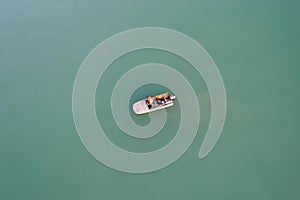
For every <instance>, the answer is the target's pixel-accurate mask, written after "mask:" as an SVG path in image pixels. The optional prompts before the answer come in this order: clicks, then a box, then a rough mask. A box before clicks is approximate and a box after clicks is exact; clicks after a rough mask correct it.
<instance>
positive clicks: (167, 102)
mask: <svg viewBox="0 0 300 200" xmlns="http://www.w3.org/2000/svg"><path fill="white" fill-rule="evenodd" d="M175 98H176V96H175V95H170V94H169V93H164V94H160V95H156V96H154V97H150V96H147V98H146V99H143V100H140V101H138V102H136V103H134V104H133V106H132V109H133V111H134V113H135V114H138V115H140V114H145V113H150V112H153V111H156V110H161V109H164V108H167V107H170V106H173V105H174V103H173V100H174V99H175Z"/></svg>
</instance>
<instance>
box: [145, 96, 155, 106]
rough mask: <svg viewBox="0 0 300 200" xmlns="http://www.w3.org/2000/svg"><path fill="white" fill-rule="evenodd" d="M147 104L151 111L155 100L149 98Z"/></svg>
mask: <svg viewBox="0 0 300 200" xmlns="http://www.w3.org/2000/svg"><path fill="white" fill-rule="evenodd" d="M146 104H147V106H148V108H149V109H150V108H151V107H152V104H153V98H152V97H151V96H147V99H146Z"/></svg>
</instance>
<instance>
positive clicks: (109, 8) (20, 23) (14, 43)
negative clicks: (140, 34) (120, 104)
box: [0, 0, 300, 200]
mask: <svg viewBox="0 0 300 200" xmlns="http://www.w3.org/2000/svg"><path fill="white" fill-rule="evenodd" d="M0 3H1V4H0V121H1V122H0V199H130V200H134V199H149V200H153V199H249V200H250V199H251V200H252V199H272V200H273V199H299V198H300V192H299V185H300V147H299V140H300V135H299V134H300V128H299V119H300V117H299V114H300V109H299V103H300V93H299V89H298V87H299V85H300V80H299V78H298V77H297V76H298V75H299V74H300V60H299V54H300V48H299V46H300V39H299V35H300V24H299V19H300V3H299V1H296V0H289V1H259V0H255V1H234V0H231V1H181V2H175V1H163V2H161V1H89V2H87V1H68V0H66V1H48V2H46V1H33V0H31V1H23V2H22V1H8V0H2V1H1V2H0ZM144 26H157V27H165V28H170V29H174V30H177V31H180V32H182V33H185V34H187V35H189V36H190V37H192V38H194V39H195V40H197V41H198V42H199V43H201V44H202V45H203V46H204V47H205V49H206V50H207V51H208V52H209V54H210V55H211V56H212V58H213V59H214V61H215V62H216V64H217V66H218V67H219V70H220V72H221V74H222V77H223V80H224V83H225V87H226V92H227V98H228V112H227V118H226V123H225V127H224V130H223V133H222V135H221V137H220V140H219V142H218V143H217V145H216V146H215V148H214V149H213V151H212V152H211V153H210V154H209V155H208V156H207V157H206V158H205V159H203V160H199V159H198V158H197V154H198V150H199V147H200V144H201V142H202V140H203V137H204V135H205V133H206V130H207V126H208V122H209V118H210V109H209V107H210V101H209V96H208V91H207V89H206V87H205V84H204V82H203V80H202V79H201V77H200V75H198V74H196V73H195V72H194V71H193V69H192V68H190V66H188V64H187V63H185V62H184V61H182V60H180V59H179V58H178V57H176V56H174V55H172V54H168V53H165V52H160V51H154V50H143V51H139V52H133V53H132V54H129V55H127V57H126V56H125V57H124V58H123V57H122V58H120V59H119V60H117V61H116V62H115V63H113V65H112V66H111V68H109V70H108V71H107V72H106V73H105V74H104V76H103V80H102V81H105V83H107V85H106V86H102V85H101V84H100V85H99V86H98V89H97V95H96V100H97V103H96V108H97V115H98V118H99V121H100V123H101V124H102V125H103V127H104V129H105V130H109V131H110V133H111V134H110V135H108V137H109V138H110V139H111V140H112V141H113V142H114V143H116V144H118V145H119V146H121V147H122V148H125V149H128V150H131V151H136V152H144V151H145V152H147V151H150V150H154V149H157V148H159V147H161V146H163V145H164V144H166V143H167V142H168V141H169V140H170V139H171V138H172V137H173V135H172V133H173V130H176V127H177V126H178V124H177V123H178V121H177V118H176V117H174V118H170V119H168V121H167V123H166V125H168V126H167V127H166V128H165V129H164V132H163V133H160V134H159V135H157V137H154V138H151V139H150V141H148V142H145V141H141V140H138V139H133V138H129V137H127V136H125V135H124V134H122V132H121V131H120V130H119V129H118V128H117V127H116V125H115V123H114V121H113V120H112V117H111V113H110V110H109V99H110V95H111V90H112V88H113V84H114V83H115V82H116V80H117V79H118V77H120V76H121V75H122V73H123V72H124V71H126V70H128V69H129V68H130V67H132V66H135V65H137V64H142V63H147V62H159V63H164V64H168V65H170V66H172V67H174V68H176V69H177V70H178V71H180V72H181V73H183V74H184V75H185V76H187V77H189V80H190V81H191V84H192V85H193V88H194V90H195V91H196V93H197V95H198V98H199V100H200V108H201V122H200V128H199V131H198V135H197V138H196V140H195V141H194V142H193V144H192V146H191V147H190V148H189V149H188V151H187V152H186V153H185V154H184V155H183V156H182V157H181V158H180V159H179V160H178V161H177V162H175V163H174V164H172V165H170V166H168V167H167V168H165V169H163V170H159V171H156V172H152V173H148V174H139V175H135V174H127V173H122V172H118V171H116V170H112V169H110V168H108V167H106V166H104V165H103V164H101V163H100V162H99V161H97V160H96V159H94V158H93V157H92V156H91V155H90V154H89V153H88V152H87V150H86V149H85V147H84V146H83V145H82V143H81V141H80V139H79V137H78V134H77V131H76V129H75V125H74V122H73V117H72V107H71V105H72V88H73V83H74V79H75V76H76V73H77V70H78V69H79V66H80V64H81V62H82V61H83V59H84V58H85V56H86V55H87V54H88V53H89V52H90V51H91V50H92V49H93V48H94V47H95V46H96V45H97V44H98V43H99V42H101V41H103V40H104V39H106V38H108V37H109V36H111V35H113V34H116V33H118V32H121V31H124V30H127V29H131V28H136V27H144ZM118 66H125V68H120V67H118ZM122 70H123V71H122ZM112 74H113V75H114V76H112ZM145 90H146V91H150V92H153V93H155V92H157V91H159V92H160V91H163V90H164V88H162V86H159V85H146V86H143V87H142V88H140V89H139V90H137V91H136V93H135V94H134V95H133V96H132V98H131V99H130V102H134V100H135V99H136V98H137V97H138V96H140V95H144V92H145ZM100 101H103V102H101V103H100ZM175 106H177V107H175V108H170V109H169V110H168V112H169V114H171V115H172V114H173V113H174V114H178V109H176V108H178V107H179V105H178V103H177V104H176V105H175ZM105 113H107V115H106V114H105ZM132 118H133V119H134V120H135V121H136V123H138V124H140V125H146V124H147V123H148V122H149V118H148V117H147V116H142V117H141V118H139V117H137V116H134V115H132Z"/></svg>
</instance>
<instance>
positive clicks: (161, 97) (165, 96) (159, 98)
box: [154, 92, 170, 101]
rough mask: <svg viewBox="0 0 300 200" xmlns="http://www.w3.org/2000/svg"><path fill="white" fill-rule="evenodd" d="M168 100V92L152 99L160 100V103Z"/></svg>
mask: <svg viewBox="0 0 300 200" xmlns="http://www.w3.org/2000/svg"><path fill="white" fill-rule="evenodd" d="M169 98H170V94H169V93H168V92H166V93H164V94H160V95H156V96H155V97H154V99H155V100H160V101H166V100H167V99H169Z"/></svg>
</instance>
